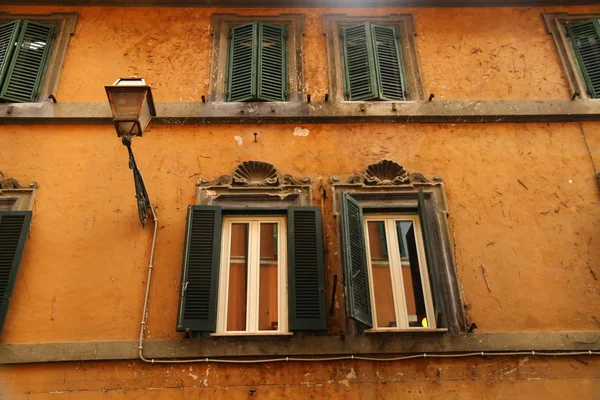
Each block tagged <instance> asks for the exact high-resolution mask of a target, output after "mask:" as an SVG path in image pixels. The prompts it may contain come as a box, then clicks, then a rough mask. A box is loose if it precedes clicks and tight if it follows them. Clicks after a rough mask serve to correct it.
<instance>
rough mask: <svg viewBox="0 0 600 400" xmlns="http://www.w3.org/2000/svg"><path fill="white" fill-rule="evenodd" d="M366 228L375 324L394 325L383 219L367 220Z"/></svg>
mask: <svg viewBox="0 0 600 400" xmlns="http://www.w3.org/2000/svg"><path fill="white" fill-rule="evenodd" d="M367 228H368V230H369V251H370V255H371V276H372V277H373V293H374V296H375V308H376V314H377V315H375V318H376V319H377V326H378V327H380V328H384V327H396V326H398V324H397V322H396V311H395V307H394V295H393V292H392V275H391V272H390V261H389V258H388V252H387V240H386V235H385V224H384V222H383V221H368V222H367Z"/></svg>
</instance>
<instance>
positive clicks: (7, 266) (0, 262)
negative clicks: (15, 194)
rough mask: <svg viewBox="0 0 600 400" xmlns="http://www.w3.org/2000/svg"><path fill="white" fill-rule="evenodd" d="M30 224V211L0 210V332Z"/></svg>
mask: <svg viewBox="0 0 600 400" xmlns="http://www.w3.org/2000/svg"><path fill="white" fill-rule="evenodd" d="M30 224H31V211H0V301H1V303H0V332H2V326H3V325H4V319H5V318H6V312H7V311H8V305H9V303H10V297H11V295H12V291H13V287H14V285H15V279H16V278H17V270H18V269H19V263H20V262H21V255H22V254H23V248H24V247H25V239H27V233H28V232H29V226H30Z"/></svg>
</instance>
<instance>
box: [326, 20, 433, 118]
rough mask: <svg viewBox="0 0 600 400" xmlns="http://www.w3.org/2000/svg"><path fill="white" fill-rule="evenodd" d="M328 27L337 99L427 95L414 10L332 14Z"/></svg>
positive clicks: (332, 83)
mask: <svg viewBox="0 0 600 400" xmlns="http://www.w3.org/2000/svg"><path fill="white" fill-rule="evenodd" d="M323 31H324V33H325V35H326V36H327V62H328V71H329V96H330V98H331V99H332V100H333V101H335V102H337V103H343V102H344V101H379V102H381V101H407V100H422V99H423V85H422V83H421V73H420V71H419V64H418V60H417V47H416V42H415V38H414V36H415V31H414V21H413V18H412V15H400V14H395V15H390V16H381V17H366V18H365V17H357V16H348V15H339V14H328V15H325V16H323ZM376 104H377V103H372V105H373V106H375V105H376ZM382 106H383V105H382ZM347 107H351V105H347Z"/></svg>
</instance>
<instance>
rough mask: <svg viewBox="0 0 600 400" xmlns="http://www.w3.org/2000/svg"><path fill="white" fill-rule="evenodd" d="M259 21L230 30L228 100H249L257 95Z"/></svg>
mask: <svg viewBox="0 0 600 400" xmlns="http://www.w3.org/2000/svg"><path fill="white" fill-rule="evenodd" d="M257 36H258V23H256V22H253V23H250V24H245V25H240V26H235V27H233V28H231V30H230V39H229V59H228V67H227V96H226V97H227V101H248V100H252V99H254V98H255V97H256V74H257V60H258V52H257V47H258V46H257V41H258V37H257Z"/></svg>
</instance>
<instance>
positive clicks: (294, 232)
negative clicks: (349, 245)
mask: <svg viewBox="0 0 600 400" xmlns="http://www.w3.org/2000/svg"><path fill="white" fill-rule="evenodd" d="M287 227H288V264H289V270H288V295H289V301H288V307H289V329H290V331H301V330H303V331H306V330H327V316H326V305H325V266H324V263H323V232H322V225H321V210H320V209H319V208H318V207H289V208H288V213H287Z"/></svg>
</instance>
